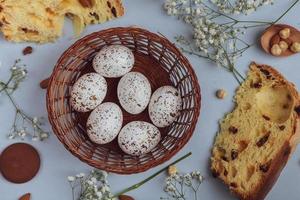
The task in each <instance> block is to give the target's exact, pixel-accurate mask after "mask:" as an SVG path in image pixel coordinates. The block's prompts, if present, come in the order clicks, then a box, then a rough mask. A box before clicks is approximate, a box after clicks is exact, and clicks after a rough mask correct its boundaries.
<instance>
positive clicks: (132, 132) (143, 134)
mask: <svg viewBox="0 0 300 200" xmlns="http://www.w3.org/2000/svg"><path fill="white" fill-rule="evenodd" d="M160 139H161V135H160V131H159V130H158V128H157V127H155V126H153V125H152V124H150V123H148V122H143V121H133V122H130V123H128V124H127V125H126V126H124V127H123V128H122V130H121V131H120V134H119V136H118V143H119V146H120V148H121V149H122V150H123V151H124V152H125V153H127V154H129V155H133V156H140V155H143V154H146V153H149V152H150V151H151V150H152V149H154V148H155V147H156V145H157V144H158V143H159V141H160Z"/></svg>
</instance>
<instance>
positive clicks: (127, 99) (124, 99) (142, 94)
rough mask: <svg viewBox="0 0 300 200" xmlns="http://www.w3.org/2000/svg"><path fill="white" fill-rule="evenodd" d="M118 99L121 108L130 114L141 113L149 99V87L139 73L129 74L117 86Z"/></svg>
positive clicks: (146, 80) (147, 82)
mask: <svg viewBox="0 0 300 200" xmlns="http://www.w3.org/2000/svg"><path fill="white" fill-rule="evenodd" d="M117 92H118V98H119V101H120V104H121V106H122V107H123V108H124V109H125V110H126V111H127V112H128V113H130V114H139V113H141V112H143V111H144V110H145V109H146V107H147V105H148V103H149V101H150V97H151V85H150V83H149V81H148V79H147V78H146V77H145V76H144V75H143V74H141V73H139V72H129V73H128V74H126V75H125V76H123V77H122V78H121V80H120V81H119V84H118V89H117Z"/></svg>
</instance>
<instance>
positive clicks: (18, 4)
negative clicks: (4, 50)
mask: <svg viewBox="0 0 300 200" xmlns="http://www.w3.org/2000/svg"><path fill="white" fill-rule="evenodd" d="M61 1H62V0H34V1H32V0H19V1H16V0H0V31H1V32H2V33H3V35H4V38H5V39H6V40H8V41H14V42H23V41H31V42H39V43H44V42H51V41H54V40H55V39H56V38H58V37H59V36H60V35H61V33H62V28H63V24H64V14H62V13H59V12H58V11H57V6H58V5H59V4H60V3H61Z"/></svg>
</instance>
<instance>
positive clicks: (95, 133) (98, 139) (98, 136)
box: [86, 102, 123, 144]
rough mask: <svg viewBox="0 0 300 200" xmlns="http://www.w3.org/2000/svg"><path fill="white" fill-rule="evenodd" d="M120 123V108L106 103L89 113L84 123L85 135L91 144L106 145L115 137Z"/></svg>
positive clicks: (121, 116) (121, 118) (121, 115)
mask: <svg viewBox="0 0 300 200" xmlns="http://www.w3.org/2000/svg"><path fill="white" fill-rule="evenodd" d="M122 123H123V114H122V111H121V108H120V107H119V106H118V105H117V104H115V103H111V102H106V103H103V104H101V105H99V106H98V107H97V108H96V109H95V110H93V112H91V114H90V116H89V118H88V120H87V123H86V128H87V134H88V136H89V138H90V139H91V140H92V141H93V142H95V143H97V144H106V143H109V142H111V141H112V140H113V139H114V138H115V137H117V135H118V133H119V132H120V129H121V128H122Z"/></svg>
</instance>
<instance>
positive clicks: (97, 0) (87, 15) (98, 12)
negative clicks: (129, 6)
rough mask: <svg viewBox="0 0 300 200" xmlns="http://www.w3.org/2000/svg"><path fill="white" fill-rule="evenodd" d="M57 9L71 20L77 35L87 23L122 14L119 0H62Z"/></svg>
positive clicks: (100, 21) (95, 22) (106, 19)
mask: <svg viewBox="0 0 300 200" xmlns="http://www.w3.org/2000/svg"><path fill="white" fill-rule="evenodd" d="M59 10H60V12H63V13H66V14H67V16H69V17H70V18H71V19H72V20H73V26H74V31H75V34H76V35H77V36H78V35H79V34H80V33H81V32H82V30H83V29H84V28H85V26H87V25H89V24H99V23H103V22H106V21H109V20H111V19H114V18H117V17H120V16H123V15H124V7H123V5H122V1H121V0H63V2H62V3H61V5H60V8H59Z"/></svg>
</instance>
